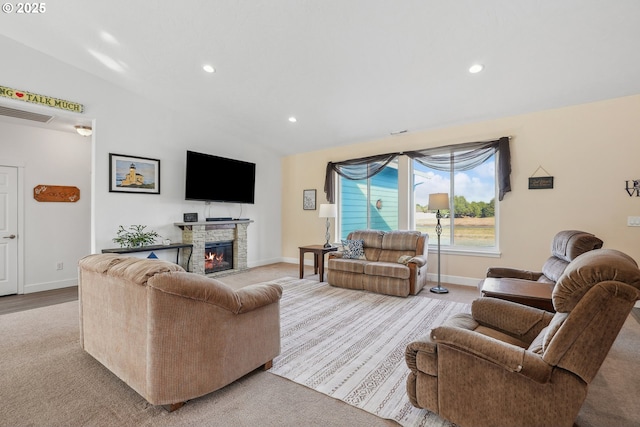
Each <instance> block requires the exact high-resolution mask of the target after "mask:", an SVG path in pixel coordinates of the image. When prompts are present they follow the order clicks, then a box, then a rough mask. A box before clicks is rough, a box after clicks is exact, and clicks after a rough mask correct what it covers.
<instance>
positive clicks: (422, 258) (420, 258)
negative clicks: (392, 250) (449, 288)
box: [407, 255, 427, 268]
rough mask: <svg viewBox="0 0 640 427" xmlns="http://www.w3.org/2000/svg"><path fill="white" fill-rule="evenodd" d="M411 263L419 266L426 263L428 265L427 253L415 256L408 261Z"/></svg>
mask: <svg viewBox="0 0 640 427" xmlns="http://www.w3.org/2000/svg"><path fill="white" fill-rule="evenodd" d="M411 263H413V264H415V265H416V266H418V268H420V267H424V266H425V265H427V257H426V255H417V256H414V257H412V258H411V259H410V260H409V261H407V264H411Z"/></svg>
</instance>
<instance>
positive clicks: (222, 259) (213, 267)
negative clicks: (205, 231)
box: [204, 241, 233, 274]
mask: <svg viewBox="0 0 640 427" xmlns="http://www.w3.org/2000/svg"><path fill="white" fill-rule="evenodd" d="M232 268H233V241H228V242H211V243H205V245H204V272H205V274H210V273H217V272H219V271H224V270H231V269H232Z"/></svg>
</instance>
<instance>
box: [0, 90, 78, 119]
mask: <svg viewBox="0 0 640 427" xmlns="http://www.w3.org/2000/svg"><path fill="white" fill-rule="evenodd" d="M0 96H2V97H5V98H9V99H17V100H18V101H24V102H31V103H33V104H39V105H44V106H46V107H53V108H60V109H61V110H67V111H73V112H75V113H82V112H84V105H82V104H79V103H77V102H73V101H67V100H65V99H59V98H54V97H52V96H47V95H40V94H38V93H32V92H27V91H26V90H19V89H13V88H10V87H6V86H0Z"/></svg>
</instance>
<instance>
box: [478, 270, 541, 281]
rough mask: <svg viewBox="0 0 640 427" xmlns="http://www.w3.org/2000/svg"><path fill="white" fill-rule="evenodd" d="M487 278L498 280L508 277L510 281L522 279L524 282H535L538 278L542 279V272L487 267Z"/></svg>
mask: <svg viewBox="0 0 640 427" xmlns="http://www.w3.org/2000/svg"><path fill="white" fill-rule="evenodd" d="M487 277H495V278H498V279H499V278H502V277H508V278H511V279H524V280H533V281H537V280H538V279H539V278H540V277H542V272H538V271H528V270H519V269H516V268H506V267H489V268H488V269H487Z"/></svg>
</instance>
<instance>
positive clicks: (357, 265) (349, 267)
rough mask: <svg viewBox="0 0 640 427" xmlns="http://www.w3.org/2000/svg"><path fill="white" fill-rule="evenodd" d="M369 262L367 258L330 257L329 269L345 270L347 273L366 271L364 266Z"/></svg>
mask: <svg viewBox="0 0 640 427" xmlns="http://www.w3.org/2000/svg"><path fill="white" fill-rule="evenodd" d="M366 264H367V261H366V260H359V259H344V258H330V259H329V264H328V267H327V268H328V269H329V270H336V271H345V272H347V273H359V274H363V273H364V266H365V265H366Z"/></svg>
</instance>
